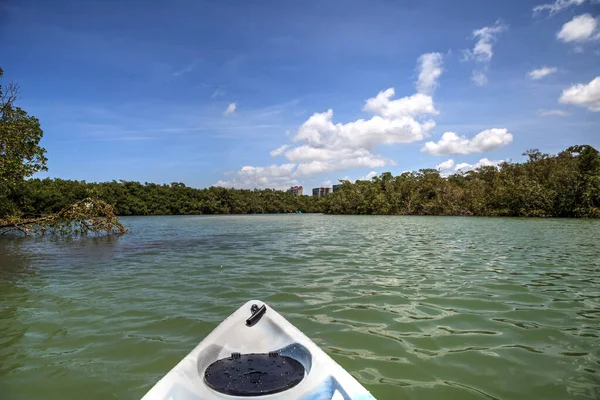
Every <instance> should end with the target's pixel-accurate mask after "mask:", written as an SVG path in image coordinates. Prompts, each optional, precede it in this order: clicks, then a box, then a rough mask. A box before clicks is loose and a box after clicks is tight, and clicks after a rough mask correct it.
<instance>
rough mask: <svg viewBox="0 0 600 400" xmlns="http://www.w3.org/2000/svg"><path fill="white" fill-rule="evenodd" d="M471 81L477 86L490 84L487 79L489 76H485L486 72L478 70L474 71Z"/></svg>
mask: <svg viewBox="0 0 600 400" xmlns="http://www.w3.org/2000/svg"><path fill="white" fill-rule="evenodd" d="M471 80H472V81H473V82H474V83H475V84H476V85H477V86H485V85H487V83H488V78H487V75H486V74H485V71H482V70H478V69H474V70H473V73H472V74H471Z"/></svg>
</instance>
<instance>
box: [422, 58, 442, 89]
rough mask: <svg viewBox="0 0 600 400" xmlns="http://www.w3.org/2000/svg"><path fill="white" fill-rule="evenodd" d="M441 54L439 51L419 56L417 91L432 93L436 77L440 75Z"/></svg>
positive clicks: (436, 84)
mask: <svg viewBox="0 0 600 400" xmlns="http://www.w3.org/2000/svg"><path fill="white" fill-rule="evenodd" d="M442 63H443V56H442V54H441V53H427V54H423V55H422V56H421V57H419V80H418V81H417V90H418V91H419V93H425V94H428V93H432V92H433V91H434V90H435V88H436V87H437V86H438V82H437V80H438V78H439V77H440V76H441V75H442Z"/></svg>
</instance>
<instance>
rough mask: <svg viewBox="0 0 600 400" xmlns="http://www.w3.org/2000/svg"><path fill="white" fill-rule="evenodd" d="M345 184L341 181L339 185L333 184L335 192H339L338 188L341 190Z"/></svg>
mask: <svg viewBox="0 0 600 400" xmlns="http://www.w3.org/2000/svg"><path fill="white" fill-rule="evenodd" d="M343 186H344V184H343V183H340V184H339V185H333V193H335V192H337V191H338V190H341V189H342V187H343Z"/></svg>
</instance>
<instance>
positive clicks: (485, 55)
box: [464, 22, 507, 62]
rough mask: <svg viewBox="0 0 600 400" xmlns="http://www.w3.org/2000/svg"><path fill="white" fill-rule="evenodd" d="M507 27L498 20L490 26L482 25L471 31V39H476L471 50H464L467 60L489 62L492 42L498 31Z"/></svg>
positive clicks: (491, 53)
mask: <svg viewBox="0 0 600 400" xmlns="http://www.w3.org/2000/svg"><path fill="white" fill-rule="evenodd" d="M506 29H507V27H506V26H505V25H501V24H499V23H498V22H496V24H494V25H492V26H484V27H483V28H481V29H475V30H474V31H473V39H477V43H475V47H473V50H465V51H464V56H465V59H467V60H475V61H479V62H489V61H491V59H492V57H493V56H494V52H493V48H492V47H493V46H492V45H493V43H494V41H495V40H496V37H497V35H498V34H499V33H501V32H503V31H505V30H506Z"/></svg>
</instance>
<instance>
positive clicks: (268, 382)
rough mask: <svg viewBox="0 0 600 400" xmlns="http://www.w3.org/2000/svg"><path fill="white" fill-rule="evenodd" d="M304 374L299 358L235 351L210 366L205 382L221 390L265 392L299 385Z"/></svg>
mask: <svg viewBox="0 0 600 400" xmlns="http://www.w3.org/2000/svg"><path fill="white" fill-rule="evenodd" d="M303 378H304V367H303V366H302V364H300V363H299V362H298V361H296V360H294V359H293V358H290V357H287V356H281V355H279V354H278V353H268V354H266V353H262V354H258V353H253V354H240V353H233V354H232V355H231V357H228V358H222V359H220V360H217V361H215V362H214V363H212V364H211V365H209V366H208V368H207V369H206V371H205V372H204V382H206V384H207V385H208V387H210V388H211V389H213V390H216V391H217V392H219V393H224V394H229V395H232V396H263V395H267V394H274V393H280V392H283V391H285V390H288V389H291V388H293V387H294V386H296V385H297V384H298V383H300V381H302V379H303Z"/></svg>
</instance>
